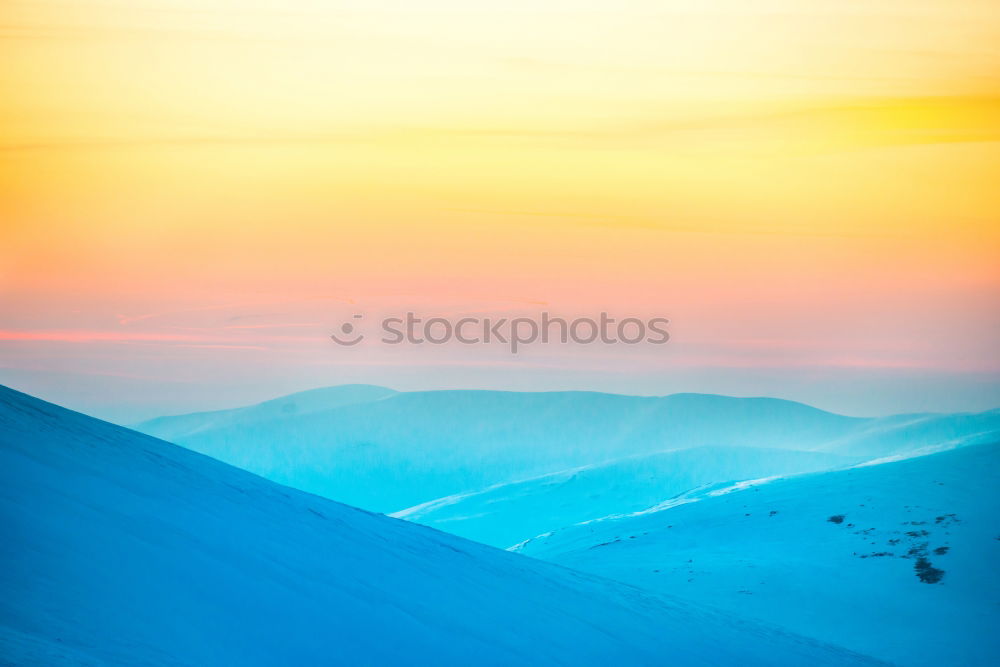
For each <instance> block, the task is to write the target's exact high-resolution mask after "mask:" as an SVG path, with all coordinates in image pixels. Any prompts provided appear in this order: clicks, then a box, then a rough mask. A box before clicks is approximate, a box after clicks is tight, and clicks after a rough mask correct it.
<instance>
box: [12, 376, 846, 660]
mask: <svg viewBox="0 0 1000 667" xmlns="http://www.w3.org/2000/svg"><path fill="white" fill-rule="evenodd" d="M0 526H2V530H3V536H4V539H3V540H0V590H3V595H0V661H2V662H4V663H9V664H18V665H27V664H41V665H81V664H83V665H98V664H100V665H129V666H134V665H200V666H212V665H317V664H348V665H359V664H369V665H389V664H391V665H407V664H412V665H427V664H434V665H470V664H476V665H514V664H524V665H529V664H530V665H538V664H566V665H587V664H593V665H607V664H622V665H640V664H643V665H645V664H663V665H705V664H731V665H736V664H740V665H790V666H792V665H795V666H797V665H820V664H823V665H844V664H855V663H861V664H863V663H865V662H866V659H864V658H861V657H859V656H856V655H852V654H849V653H847V652H845V651H843V650H841V649H838V648H834V647H831V646H829V645H823V644H819V643H817V642H814V641H812V640H808V639H803V638H800V637H798V636H795V635H791V634H789V633H786V632H784V631H782V630H778V629H775V628H773V627H771V626H766V625H762V624H758V623H753V622H747V621H744V620H740V619H736V618H735V617H732V616H729V615H727V614H724V613H720V612H717V611H711V610H707V609H703V608H701V607H698V606H696V605H691V604H687V603H681V602H677V601H675V600H672V599H670V598H667V597H662V596H657V595H655V594H646V593H643V592H640V591H639V590H637V589H635V588H632V587H629V586H625V585H621V584H615V583H612V582H610V581H606V580H602V579H600V578H596V577H593V576H591V575H584V574H579V573H575V572H572V571H570V570H566V569H564V568H561V567H558V566H555V565H551V564H547V563H543V562H540V561H535V560H532V559H529V558H525V557H524V556H520V555H518V554H512V553H508V552H504V551H500V550H497V549H493V548H490V547H486V546H482V545H478V544H475V543H472V542H468V541H466V540H463V539H461V538H457V537H453V536H449V535H446V534H444V533H439V532H437V531H434V530H431V529H429V528H424V527H421V526H418V525H415V524H412V523H407V522H404V521H399V520H395V519H391V518H388V517H383V516H378V515H373V514H369V513H367V512H364V511H361V510H356V509H353V508H350V507H347V506H345V505H341V504H339V503H335V502H332V501H329V500H325V499H323V498H319V497H316V496H312V495H309V494H306V493H302V492H300V491H296V490H293V489H289V488H286V487H282V486H279V485H277V484H274V483H272V482H269V481H267V480H264V479H262V478H259V477H256V476H254V475H251V474H249V473H246V472H244V471H241V470H238V469H236V468H232V467H230V466H227V465H225V464H222V463H220V462H217V461H213V460H211V459H209V458H207V457H204V456H201V455H199V454H196V453H194V452H190V451H187V450H184V449H181V448H179V447H176V446H174V445H171V444H168V443H166V442H163V441H159V440H156V439H153V438H150V437H147V436H143V435H141V434H138V433H135V432H132V431H129V430H127V429H123V428H120V427H116V426H113V425H111V424H107V423H105V422H101V421H98V420H95V419H92V418H89V417H85V416H83V415H80V414H78V413H74V412H70V411H68V410H64V409H62V408H59V407H56V406H54V405H51V404H48V403H45V402H43V401H39V400H37V399H33V398H31V397H28V396H26V395H24V394H20V393H18V392H15V391H12V390H10V389H7V388H0Z"/></svg>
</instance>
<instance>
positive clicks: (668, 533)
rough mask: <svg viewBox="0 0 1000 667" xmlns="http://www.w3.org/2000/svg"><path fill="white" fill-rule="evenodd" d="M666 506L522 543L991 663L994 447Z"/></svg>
mask: <svg viewBox="0 0 1000 667" xmlns="http://www.w3.org/2000/svg"><path fill="white" fill-rule="evenodd" d="M671 505H672V506H671ZM664 507H665V509H662V510H661V511H653V512H647V513H643V514H639V515H637V516H633V517H627V518H609V519H607V520H604V521H596V522H591V523H588V524H585V525H577V526H572V527H569V528H565V529H563V530H557V531H555V532H554V533H552V534H551V535H547V536H543V537H539V538H537V539H533V540H530V541H528V542H527V543H526V544H524V545H522V546H521V547H519V550H520V551H522V552H523V553H526V554H530V555H533V556H537V557H540V558H545V559H549V560H552V561H554V562H557V563H560V564H564V565H567V566H569V567H573V568H577V569H581V570H585V571H588V572H594V573H599V574H602V575H605V576H609V577H613V578H616V579H618V580H621V581H625V582H629V583H633V584H636V585H638V586H641V587H644V588H647V589H649V590H660V591H671V592H672V593H675V594H677V595H681V596H683V597H686V598H688V599H691V600H693V601H705V602H711V604H713V605H718V606H721V607H723V608H726V609H728V610H730V611H734V612H736V613H739V614H743V615H746V616H750V617H755V618H758V619H762V620H766V621H768V622H773V623H777V624H781V625H783V626H785V627H789V628H792V629H794V630H796V631H798V632H808V633H809V634H810V635H813V636H819V637H821V638H825V639H827V640H831V639H834V638H836V641H837V642H838V643H841V644H843V645H846V646H848V647H850V648H852V649H855V650H858V651H861V652H864V653H867V654H869V655H874V656H877V657H879V658H882V659H885V660H889V661H892V662H896V663H898V664H902V665H928V666H930V665H996V664H1000V640H998V637H997V634H996V628H997V627H1000V569H998V568H997V565H998V564H1000V446H998V445H975V446H969V447H963V448H960V449H954V450H951V451H946V452H943V453H939V454H931V455H927V456H920V457H916V458H911V459H906V460H902V461H896V462H890V463H882V464H876V465H864V466H861V467H856V468H852V469H848V470H842V471H833V472H824V473H816V474H809V475H802V476H794V477H790V478H787V479H779V480H774V481H764V482H761V483H756V484H753V483H752V484H741V485H737V486H735V487H731V488H730V489H725V488H715V489H713V490H702V491H700V492H694V493H690V494H684V496H682V497H680V498H677V499H676V500H675V502H674V503H666V504H664Z"/></svg>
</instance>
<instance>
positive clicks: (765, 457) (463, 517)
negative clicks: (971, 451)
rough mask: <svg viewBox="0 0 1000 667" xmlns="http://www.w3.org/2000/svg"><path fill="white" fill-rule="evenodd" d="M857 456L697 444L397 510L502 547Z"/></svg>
mask: <svg viewBox="0 0 1000 667" xmlns="http://www.w3.org/2000/svg"><path fill="white" fill-rule="evenodd" d="M857 462H858V458H857V457H846V456H839V455H834V454H829V453H825V452H798V451H794V450H782V449H761V448H757V447H697V448H693V449H681V450H675V451H670V452H659V453H656V454H642V455H637V456H631V457H628V458H625V459H619V460H617V461H612V462H609V463H602V464H595V465H591V466H584V467H581V468H574V469H571V470H565V471H561V472H558V473H552V474H549V475H543V476H541V477H535V478H533V479H529V480H525V481H521V482H515V483H512V484H500V485H497V486H494V487H491V488H489V489H486V490H484V491H479V492H473V493H466V494H459V495H455V496H449V497H447V498H441V499H438V500H434V501H431V502H429V503H424V504H422V505H418V506H416V507H412V508H410V509H408V510H404V511H402V512H397V513H395V514H394V515H393V516H396V517H398V518H401V519H408V520H410V521H416V522H417V523H421V524H423V525H425V526H432V527H434V528H439V529H440V530H444V531H447V532H450V533H453V534H455V535H460V536H462V537H467V538H469V539H471V540H475V541H477V542H483V543H485V544H492V545H493V546H497V547H509V546H511V545H512V544H516V543H518V542H521V541H523V540H525V539H526V538H529V537H533V536H535V535H538V534H539V533H542V532H545V531H547V530H551V529H554V528H561V527H563V526H568V525H572V524H575V523H580V522H583V521H586V520H590V519H596V518H600V517H605V516H608V515H613V514H630V513H634V512H639V511H643V510H645V509H647V508H649V507H650V506H653V505H656V504H658V503H660V502H661V501H662V500H663V499H664V498H667V497H671V496H674V495H676V494H679V493H681V492H684V491H687V490H689V489H692V488H696V487H700V486H703V485H706V484H710V483H717V482H719V481H720V480H745V479H748V478H753V477H757V476H760V475H768V474H789V473H799V472H811V471H816V470H826V469H830V468H836V467H846V466H847V465H849V464H853V463H857Z"/></svg>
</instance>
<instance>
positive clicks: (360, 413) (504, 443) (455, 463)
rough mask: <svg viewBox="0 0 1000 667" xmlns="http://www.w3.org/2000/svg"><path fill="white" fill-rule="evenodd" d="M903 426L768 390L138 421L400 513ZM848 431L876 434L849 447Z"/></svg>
mask: <svg viewBox="0 0 1000 667" xmlns="http://www.w3.org/2000/svg"><path fill="white" fill-rule="evenodd" d="M278 403H280V401H278ZM918 418H919V416H917V417H907V418H905V420H904V421H906V422H907V423H909V422H912V421H913V420H914V419H918ZM945 419H946V418H945ZM984 422H985V425H984V424H982V423H976V424H973V425H972V426H971V427H972V428H973V430H974V434H973V435H974V437H977V438H978V437H987V436H984V435H983V434H982V431H983V430H984V429H985V430H987V431H989V430H990V429H992V432H993V433H994V434H995V437H1000V414H995V415H993V416H992V417H990V418H986V419H984ZM899 423H900V422H899V421H898V420H891V419H890V420H887V421H886V420H877V419H857V418H851V417H843V416H840V415H834V414H831V413H828V412H823V411H822V410H817V409H815V408H811V407H809V406H806V405H802V404H801V403H794V402H791V401H783V400H778V399H769V398H730V397H725V396H711V395H702V394H676V395H673V396H666V397H660V398H657V397H639V396H619V395H614V394H599V393H589V392H547V393H517V392H498V391H427V392H408V393H405V392H404V393H397V394H393V395H387V396H382V395H379V400H367V401H356V402H353V403H351V404H349V405H340V406H333V407H329V408H326V409H317V410H311V411H308V412H307V413H306V414H302V413H300V412H297V413H292V414H284V413H282V414H277V415H271V416H269V417H268V418H264V419H258V418H254V419H252V420H244V419H242V418H239V415H235V416H234V415H232V414H230V413H226V414H225V415H223V418H222V419H221V420H220V419H219V417H218V415H217V413H204V414H202V415H186V416H181V417H165V418H160V419H157V420H153V421H151V422H145V423H143V424H140V425H138V426H137V427H136V428H137V429H138V430H141V431H143V432H145V433H148V434H150V435H154V436H156V437H162V438H164V439H167V440H170V441H171V442H176V443H177V444H181V445H184V446H185V447H188V448H191V449H194V450H195V451H199V452H202V453H205V454H208V455H210V456H212V457H214V458H218V459H220V460H223V461H226V462H227V463H231V464H233V465H236V466H239V467H241V468H244V469H246V470H250V471H251V472H255V473H258V474H260V475H263V476H265V477H267V478H269V479H272V480H274V481H277V482H281V483H283V484H288V485H290V486H294V487H296V488H299V489H304V490H307V491H310V492H313V493H318V494H320V495H323V496H326V497H328V498H334V499H336V500H340V501H343V502H347V503H350V504H352V505H357V506H359V507H364V508H366V509H371V510H376V511H382V512H396V511H401V510H404V509H406V508H409V507H412V506H414V505H418V504H421V503H425V502H429V501H432V500H435V499H438V498H443V497H446V496H451V495H454V494H460V493H467V492H470V491H478V490H482V489H485V488H487V487H489V486H493V485H495V484H503V483H509V482H515V481H519V480H524V479H527V478H530V477H536V476H539V475H545V474H549V473H557V472H560V471H564V470H568V469H570V468H575V467H579V466H586V465H592V464H595V463H604V462H608V461H612V460H615V459H620V458H623V457H627V456H633V455H638V454H653V453H656V452H662V451H666V450H670V449H680V448H689V447H699V446H705V445H708V446H731V447H764V448H778V449H796V450H817V449H821V448H824V449H827V450H829V451H830V452H834V453H839V452H840V451H848V452H849V453H850V454H852V455H858V456H864V455H866V454H868V453H871V452H874V453H875V454H876V455H879V456H881V455H884V454H885V453H887V452H886V447H883V446H882V445H881V443H880V441H879V440H878V438H877V437H876V436H875V435H874V434H876V433H878V432H884V431H889V430H892V429H893V428H895V427H896V426H898V425H899ZM960 431H961V424H960V425H959V427H957V428H956V429H955V430H954V432H951V431H949V432H948V437H949V440H956V438H958V439H960V438H961V435H962V433H961V432H960ZM987 435H988V434H987ZM855 436H857V437H863V438H867V439H868V440H871V439H872V438H874V440H875V441H874V442H869V441H868V440H866V444H863V445H859V446H857V447H854V446H853V442H854V441H853V439H852V438H854V437H855ZM833 443H836V446H834V444H833ZM891 449H892V451H897V450H899V447H898V446H896V445H893V447H892V448H891Z"/></svg>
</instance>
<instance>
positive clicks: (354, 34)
mask: <svg viewBox="0 0 1000 667" xmlns="http://www.w3.org/2000/svg"><path fill="white" fill-rule="evenodd" d="M0 63H3V64H2V65H0V100H2V101H0V120H2V122H0V382H2V383H5V384H9V385H11V386H14V387H16V388H19V389H22V390H25V391H29V392H30V393H33V394H36V395H39V396H41V397H42V398H46V399H49V400H53V401H57V402H60V403H62V404H65V405H67V406H68V407H72V408H75V409H81V410H84V411H86V412H90V413H92V414H95V415H97V416H102V417H106V418H110V419H114V420H116V421H120V422H129V421H134V420H137V419H141V418H145V417H149V416H154V415H157V414H162V413H171V412H183V411H190V410H197V409H213V408H221V407H229V406H233V405H240V404H244V403H247V402H252V401H258V400H264V399H266V398H270V397H273V396H276V395H279V394H282V393H288V392H291V391H296V390H301V389H307V388H312V387H318V386H328V385H334V384H341V383H346V382H369V383H374V384H383V385H387V386H391V387H394V388H398V389H435V388H496V389H516V390H553V389H585V390H599V391H614V392H621V393H635V394H667V393H673V392H679V391H699V392H711V393H724V394H734V395H769V396H778V397H783V398H791V399H796V400H801V401H804V402H808V403H811V404H814V405H817V406H818V407H822V408H826V409H830V410H834V411H838V412H843V413H847V414H858V415H877V414H887V413H891V412H909V411H927V410H929V411H957V410H985V409H990V408H995V407H1000V350H998V344H997V342H996V341H997V340H1000V307H998V306H1000V261H998V259H1000V193H998V188H997V187H996V183H997V182H1000V143H998V140H1000V5H998V4H997V3H996V2H993V1H986V0H983V1H980V0H950V1H946V0H906V1H903V0H874V1H865V2H860V1H856V0H846V1H845V0H839V1H826V0H796V1H794V2H793V1H791V0H762V1H761V2H755V3H746V2H736V1H720V2H694V1H670V0H666V1H659V2H645V1H631V2H630V1H627V0H625V1H621V0H619V1H616V2H603V1H602V2H598V1H595V0H581V1H577V2H544V1H537V0H536V1H532V2H527V1H521V0H508V1H505V2H492V1H491V2H468V1H466V2H457V1H455V2H450V1H449V2H438V1H429V2H427V1H422V2H379V1H377V0H376V1H366V2H333V1H320V0H282V1H280V2H279V1H278V0H265V1H262V0H241V1H240V2H235V1H233V2H229V1H223V0H170V1H168V0H129V1H128V2H126V1H124V0H52V1H42V0H40V1H34V0H6V2H4V3H2V5H0ZM407 311H415V312H419V313H421V314H424V315H426V316H428V317H430V316H435V315H440V316H446V317H452V318H455V317H461V316H463V315H467V314H470V313H475V314H478V315H479V316H484V315H489V316H493V317H505V316H506V317H514V316H519V315H521V316H535V315H536V314H537V313H539V312H541V311H546V312H550V313H554V314H558V315H562V316H566V317H578V316H589V317H593V316H595V315H597V314H599V313H600V312H602V311H605V312H608V313H611V314H612V315H615V316H617V317H619V318H621V317H629V316H635V317H642V318H648V317H665V318H669V319H670V321H671V323H670V327H669V328H670V334H671V340H670V342H669V343H668V344H666V345H659V346H650V345H638V346H623V345H617V346H614V345H612V346H609V345H587V346H580V345H547V346H541V345H536V346H532V347H530V348H528V349H526V350H525V351H523V352H522V353H519V354H518V355H511V354H510V353H509V351H507V350H506V349H505V348H503V347H502V346H495V345H493V346H491V345H476V346H464V345H457V344H449V345H441V346H430V345H424V346H395V347H392V346H386V345H382V344H380V343H379V342H378V341H376V340H374V339H373V338H372V337H369V338H368V339H366V340H365V341H364V342H363V343H362V344H360V345H358V346H356V347H351V348H345V347H340V346H337V345H335V344H333V343H332V342H331V340H330V339H329V334H330V333H331V332H333V331H336V330H337V327H339V326H341V324H342V323H343V322H348V321H357V320H356V319H352V318H353V316H354V315H358V314H361V315H363V316H364V321H365V322H369V323H370V322H374V321H376V320H377V318H378V317H381V316H385V315H387V314H397V313H405V312H407Z"/></svg>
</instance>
